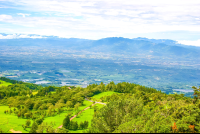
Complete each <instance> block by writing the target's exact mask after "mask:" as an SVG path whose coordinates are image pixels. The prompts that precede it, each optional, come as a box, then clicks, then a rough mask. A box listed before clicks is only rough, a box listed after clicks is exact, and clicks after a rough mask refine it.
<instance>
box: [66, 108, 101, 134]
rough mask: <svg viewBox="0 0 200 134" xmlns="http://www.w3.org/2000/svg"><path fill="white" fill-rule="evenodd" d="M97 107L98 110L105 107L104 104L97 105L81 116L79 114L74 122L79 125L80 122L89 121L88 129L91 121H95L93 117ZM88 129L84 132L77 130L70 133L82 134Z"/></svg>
mask: <svg viewBox="0 0 200 134" xmlns="http://www.w3.org/2000/svg"><path fill="white" fill-rule="evenodd" d="M95 106H96V107H97V108H98V109H100V108H102V107H104V105H102V104H95V105H94V106H93V107H91V108H89V109H87V110H85V111H83V112H82V113H81V114H79V115H78V116H77V117H76V118H74V119H73V121H77V122H78V124H80V122H81V121H82V122H84V121H88V122H89V124H88V128H89V127H90V126H91V121H92V119H93V115H94V107H95ZM85 130H87V129H84V130H76V131H73V130H70V133H82V131H85Z"/></svg>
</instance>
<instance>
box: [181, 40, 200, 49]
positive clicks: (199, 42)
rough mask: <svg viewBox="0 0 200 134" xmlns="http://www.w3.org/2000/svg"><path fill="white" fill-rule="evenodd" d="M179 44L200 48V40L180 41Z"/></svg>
mask: <svg viewBox="0 0 200 134" xmlns="http://www.w3.org/2000/svg"><path fill="white" fill-rule="evenodd" d="M178 43H180V44H184V45H190V46H199V47H200V39H199V40H196V41H190V40H178Z"/></svg>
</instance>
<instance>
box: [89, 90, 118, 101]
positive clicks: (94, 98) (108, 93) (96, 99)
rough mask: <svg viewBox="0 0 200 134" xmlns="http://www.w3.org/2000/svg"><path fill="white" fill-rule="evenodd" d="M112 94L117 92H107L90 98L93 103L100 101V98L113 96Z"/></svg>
mask: <svg viewBox="0 0 200 134" xmlns="http://www.w3.org/2000/svg"><path fill="white" fill-rule="evenodd" d="M114 93H117V92H113V91H108V92H103V93H99V94H97V95H94V96H92V97H91V99H92V100H93V101H100V98H101V97H104V96H110V95H112V94H114Z"/></svg>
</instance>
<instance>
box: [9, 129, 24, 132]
mask: <svg viewBox="0 0 200 134" xmlns="http://www.w3.org/2000/svg"><path fill="white" fill-rule="evenodd" d="M9 131H11V132H12V133H22V132H21V131H15V130H13V128H12V129H10V130H9Z"/></svg>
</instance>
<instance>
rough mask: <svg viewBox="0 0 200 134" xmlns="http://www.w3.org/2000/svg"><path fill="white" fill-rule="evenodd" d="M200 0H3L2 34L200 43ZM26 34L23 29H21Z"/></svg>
mask: <svg viewBox="0 0 200 134" xmlns="http://www.w3.org/2000/svg"><path fill="white" fill-rule="evenodd" d="M199 7H200V1H199V0H168V1H163V0H162V1H161V0H160V1H158V0H0V33H6V34H11V35H1V34H0V38H17V37H27V38H28V37H30V36H28V34H36V35H40V36H34V38H42V36H44V35H45V36H52V35H53V36H59V37H64V38H71V37H73V38H85V39H100V38H106V37H124V38H137V37H146V38H154V39H173V40H177V41H178V42H179V43H182V44H186V45H195V46H200V8H199ZM17 34H22V35H17Z"/></svg>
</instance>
